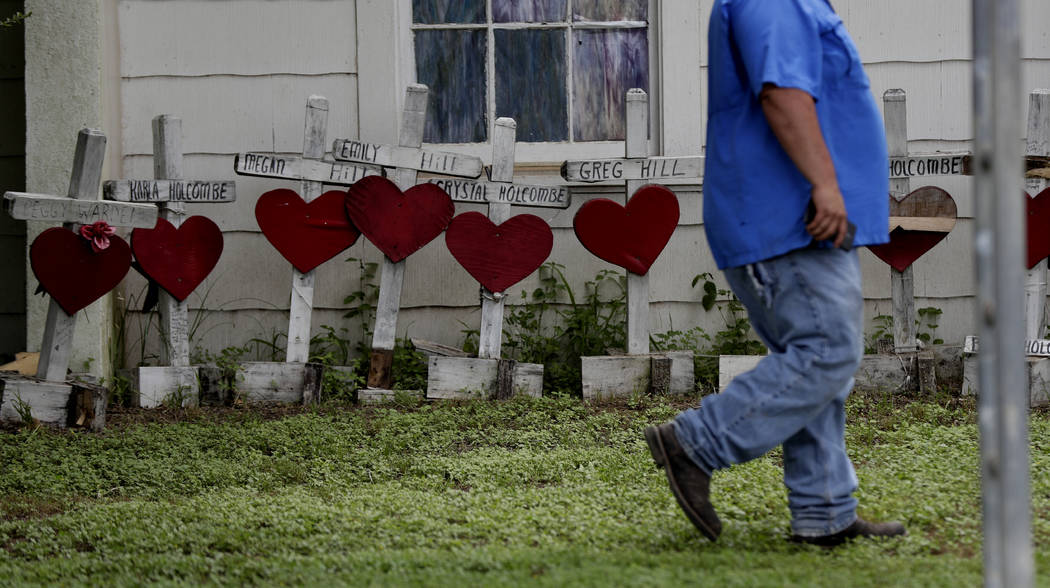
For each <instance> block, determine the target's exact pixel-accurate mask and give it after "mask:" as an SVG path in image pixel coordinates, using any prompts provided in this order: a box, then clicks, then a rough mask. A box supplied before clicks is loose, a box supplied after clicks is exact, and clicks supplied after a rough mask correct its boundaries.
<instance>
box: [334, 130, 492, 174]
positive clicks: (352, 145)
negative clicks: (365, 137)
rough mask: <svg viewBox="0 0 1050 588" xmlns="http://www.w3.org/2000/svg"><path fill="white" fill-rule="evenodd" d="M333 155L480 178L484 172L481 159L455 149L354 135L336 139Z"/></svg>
mask: <svg viewBox="0 0 1050 588" xmlns="http://www.w3.org/2000/svg"><path fill="white" fill-rule="evenodd" d="M332 157H334V158H335V159H336V160H338V161H351V162H355V163H363V164H366V165H380V166H383V167H396V168H403V169H413V170H416V171H424V172H430V173H436V174H442V175H447V176H459V177H465V178H476V177H479V176H480V175H481V172H482V169H483V167H482V163H481V159H479V158H477V157H473V156H469V155H463V154H462V153H455V152H452V151H438V150H436V149H421V148H418V147H406V146H402V145H383V144H380V143H368V142H365V141H357V140H354V139H336V140H335V142H334V143H333V144H332Z"/></svg>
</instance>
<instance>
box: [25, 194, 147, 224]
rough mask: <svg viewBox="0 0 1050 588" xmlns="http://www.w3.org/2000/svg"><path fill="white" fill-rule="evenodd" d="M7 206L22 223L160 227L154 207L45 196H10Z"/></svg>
mask: <svg viewBox="0 0 1050 588" xmlns="http://www.w3.org/2000/svg"><path fill="white" fill-rule="evenodd" d="M4 206H5V207H6V208H7V212H8V214H10V215H11V216H12V217H14V218H16V219H19V220H31V221H43V222H62V223H78V224H82V225H89V224H91V223H93V222H96V221H106V222H107V223H109V224H111V225H114V226H118V227H134V228H144V229H152V228H153V227H154V226H155V225H156V224H157V207H156V206H153V205H152V204H125V203H120V204H117V203H115V202H106V201H103V200H74V199H72V198H62V197H59V196H48V195H46V194H26V193H23V192H7V193H5V194H4Z"/></svg>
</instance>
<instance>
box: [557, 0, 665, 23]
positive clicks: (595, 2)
mask: <svg viewBox="0 0 1050 588" xmlns="http://www.w3.org/2000/svg"><path fill="white" fill-rule="evenodd" d="M572 19H573V20H574V21H614V20H645V21H648V20H649V0H573V4H572Z"/></svg>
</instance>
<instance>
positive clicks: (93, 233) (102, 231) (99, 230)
mask: <svg viewBox="0 0 1050 588" xmlns="http://www.w3.org/2000/svg"><path fill="white" fill-rule="evenodd" d="M115 232H116V230H115V229H114V228H113V227H111V226H109V223H107V222H106V221H98V222H95V223H92V224H90V225H84V226H82V227H80V236H81V237H83V238H85V239H87V240H88V241H91V250H92V251H94V252H95V253H98V252H99V251H102V250H103V249H106V248H108V247H109V238H110V237H111V236H112V235H113V233H115Z"/></svg>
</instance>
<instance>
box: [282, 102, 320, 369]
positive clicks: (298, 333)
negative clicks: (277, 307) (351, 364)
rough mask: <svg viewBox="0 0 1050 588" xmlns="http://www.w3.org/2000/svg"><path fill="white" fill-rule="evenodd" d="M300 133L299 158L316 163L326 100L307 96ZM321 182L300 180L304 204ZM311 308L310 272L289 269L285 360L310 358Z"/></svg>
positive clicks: (318, 192) (313, 196)
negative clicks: (303, 121)
mask: <svg viewBox="0 0 1050 588" xmlns="http://www.w3.org/2000/svg"><path fill="white" fill-rule="evenodd" d="M304 127H305V128H304V131H303V159H304V160H319V159H321V158H322V157H323V156H324V150H325V133H326V131H327V128H328V99H327V98H324V97H323V96H310V98H309V100H307V102H306V122H305V125H304ZM321 188H322V185H321V182H315V181H311V180H303V182H302V197H303V200H304V201H305V202H307V203H309V202H311V201H312V200H314V199H315V198H317V197H318V196H320V195H321ZM313 309H314V272H313V271H309V272H306V273H305V274H303V273H300V272H299V271H298V270H296V269H294V268H293V269H292V299H291V305H290V307H289V312H288V315H289V316H288V347H287V355H286V356H285V361H286V362H288V363H306V362H307V361H308V360H309V359H310V321H311V316H312V314H313Z"/></svg>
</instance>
